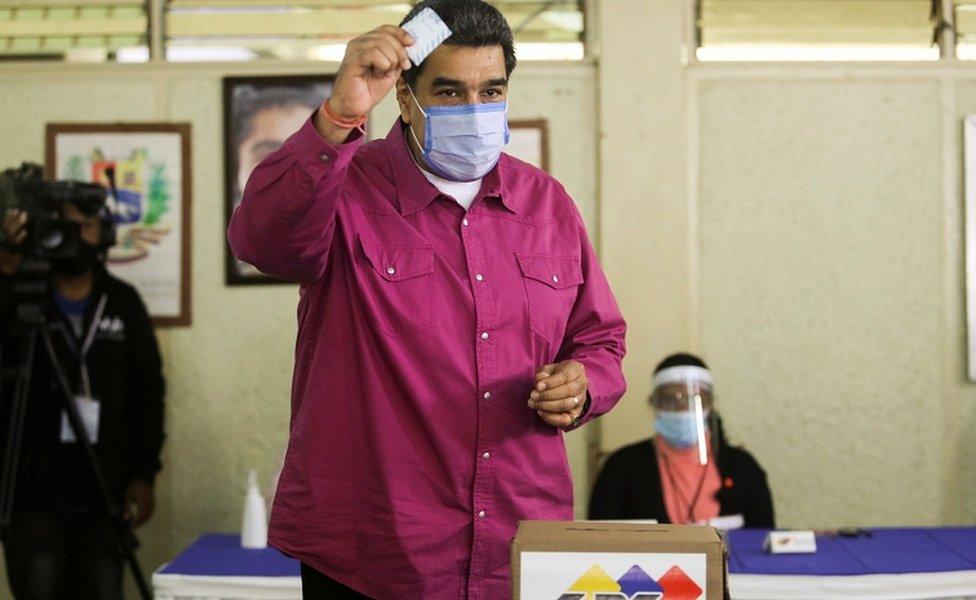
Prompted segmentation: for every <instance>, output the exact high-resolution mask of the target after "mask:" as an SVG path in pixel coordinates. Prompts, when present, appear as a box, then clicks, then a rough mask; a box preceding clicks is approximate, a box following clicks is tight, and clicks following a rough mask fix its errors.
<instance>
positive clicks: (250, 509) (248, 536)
mask: <svg viewBox="0 0 976 600" xmlns="http://www.w3.org/2000/svg"><path fill="white" fill-rule="evenodd" d="M266 511H267V509H266V507H265V505H264V497H263V496H261V490H259V489H258V472H257V471H255V470H254V469H251V471H250V472H249V473H248V476H247V498H246V499H245V500H244V519H243V522H242V524H241V546H242V547H244V548H250V549H254V550H260V549H261V548H266V547H267V546H268V517H267V512H266Z"/></svg>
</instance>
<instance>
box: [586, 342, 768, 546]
mask: <svg viewBox="0 0 976 600" xmlns="http://www.w3.org/2000/svg"><path fill="white" fill-rule="evenodd" d="M712 388H713V386H712V376H711V373H710V372H709V371H708V367H706V366H705V363H704V362H702V360H701V359H700V358H698V357H696V356H693V355H690V354H674V355H672V356H669V357H667V358H666V359H664V360H663V361H662V362H661V364H659V365H658V366H657V368H656V369H655V370H654V391H653V392H652V394H651V398H650V403H651V405H652V406H653V408H654V411H655V419H654V427H655V429H656V431H657V435H656V436H655V437H652V438H650V439H648V440H645V441H643V442H639V443H637V444H633V445H631V446H627V447H624V448H621V449H620V450H617V451H616V452H614V453H613V454H612V455H611V456H610V458H608V459H607V461H606V463H605V464H604V466H603V470H602V471H601V472H600V475H599V477H598V478H597V481H596V485H595V486H594V488H593V495H592V496H591V497H590V510H589V518H591V519H656V520H657V521H658V522H660V523H705V522H708V521H709V519H713V518H715V517H718V516H728V517H734V516H736V515H741V516H742V521H743V525H744V526H745V527H768V528H773V527H774V526H775V525H774V519H773V501H772V497H771V496H770V492H769V486H768V485H767V484H766V473H765V472H763V470H762V468H761V467H760V466H759V464H758V463H756V460H755V459H754V458H753V457H752V456H751V455H750V454H749V453H748V452H746V451H745V450H743V449H741V448H737V447H734V446H730V445H729V444H728V442H727V441H726V439H725V434H724V432H723V431H722V421H721V419H720V418H719V416H718V413H717V412H716V411H715V410H714V409H713V407H712V402H713V389H712Z"/></svg>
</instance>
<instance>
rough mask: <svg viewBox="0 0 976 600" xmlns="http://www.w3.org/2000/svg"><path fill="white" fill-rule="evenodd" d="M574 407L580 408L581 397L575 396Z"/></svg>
mask: <svg viewBox="0 0 976 600" xmlns="http://www.w3.org/2000/svg"><path fill="white" fill-rule="evenodd" d="M573 406H579V396H573Z"/></svg>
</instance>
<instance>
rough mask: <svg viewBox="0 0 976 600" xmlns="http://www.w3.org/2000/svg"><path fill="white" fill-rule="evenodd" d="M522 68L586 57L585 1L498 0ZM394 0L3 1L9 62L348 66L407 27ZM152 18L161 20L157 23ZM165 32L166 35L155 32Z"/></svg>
mask: <svg viewBox="0 0 976 600" xmlns="http://www.w3.org/2000/svg"><path fill="white" fill-rule="evenodd" d="M489 2H490V3H492V4H494V5H495V6H497V7H498V8H499V9H500V10H501V11H502V12H503V13H504V14H505V16H506V18H507V19H508V22H509V24H510V25H511V26H512V29H513V30H514V31H515V34H516V35H515V37H516V46H517V48H516V51H517V52H518V54H519V58H520V59H521V60H533V59H551V60H576V59H581V58H583V57H584V54H585V52H584V43H583V42H584V39H583V33H584V23H583V21H584V16H583V15H584V10H583V9H584V6H583V0H489ZM412 5H413V2H409V1H402V0H401V1H400V2H396V1H395V0H289V1H276V0H16V1H11V0H0V60H86V61H111V60H118V61H122V62H137V61H146V60H149V59H150V54H151V52H150V46H151V44H150V43H149V40H158V42H157V43H158V47H157V48H155V56H153V58H154V59H157V60H170V61H208V60H214V61H225V60H274V61H287V60H335V61H337V60H340V59H341V58H342V55H343V52H344V50H345V44H346V42H348V41H349V40H350V39H352V38H353V37H355V36H356V35H359V34H361V33H364V32H366V31H369V30H371V29H373V28H375V27H377V26H379V25H382V24H384V23H399V22H400V20H401V19H402V18H403V16H404V15H405V14H406V13H407V12H408V11H409V10H410V8H411V6H412ZM150 14H159V15H161V16H160V18H159V19H156V20H154V19H150V18H149V15H150ZM153 27H156V28H158V29H159V31H151V29H150V28H153Z"/></svg>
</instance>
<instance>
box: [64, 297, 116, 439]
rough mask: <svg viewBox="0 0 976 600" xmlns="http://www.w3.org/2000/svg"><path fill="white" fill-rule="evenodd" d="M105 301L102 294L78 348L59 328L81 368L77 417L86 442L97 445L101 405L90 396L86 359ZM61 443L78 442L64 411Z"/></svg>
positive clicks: (89, 378)
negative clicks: (86, 436) (86, 437)
mask: <svg viewBox="0 0 976 600" xmlns="http://www.w3.org/2000/svg"><path fill="white" fill-rule="evenodd" d="M107 300H108V296H106V295H105V294H102V297H101V298H99V300H98V308H96V309H95V315H94V317H92V321H91V325H89V326H88V332H87V333H86V334H85V339H84V341H82V344H81V347H80V348H79V347H78V346H77V344H76V343H75V341H74V340H73V339H72V338H71V335H70V334H68V332H67V329H66V328H64V327H62V328H61V333H62V335H63V336H64V339H65V341H66V342H67V343H68V346H69V347H70V348H71V349H72V350H73V351H75V355H76V356H77V357H78V363H79V365H80V368H81V390H80V391H79V393H77V394H75V396H74V402H75V407H76V408H77V409H78V416H80V417H81V422H82V423H83V424H84V426H85V433H86V434H87V435H88V441H89V442H91V443H92V444H97V443H98V424H99V419H100V417H101V403H100V402H99V401H98V400H96V399H95V398H94V397H93V396H92V390H91V377H90V375H89V373H88V364H87V362H86V361H87V359H88V351H89V350H90V349H91V345H92V342H93V341H94V340H95V333H96V332H97V331H98V327H99V324H100V323H101V321H102V313H104V312H105V302H106V301H107ZM61 441H62V442H63V443H65V444H72V443H75V442H77V441H78V438H76V437H75V432H74V430H73V429H72V428H71V422H70V421H69V420H68V413H67V411H65V410H62V411H61Z"/></svg>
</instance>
